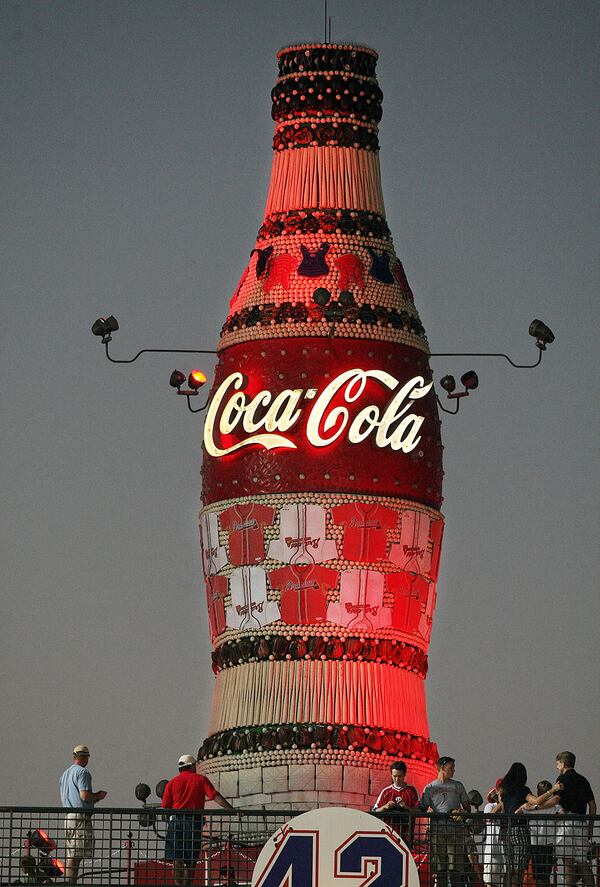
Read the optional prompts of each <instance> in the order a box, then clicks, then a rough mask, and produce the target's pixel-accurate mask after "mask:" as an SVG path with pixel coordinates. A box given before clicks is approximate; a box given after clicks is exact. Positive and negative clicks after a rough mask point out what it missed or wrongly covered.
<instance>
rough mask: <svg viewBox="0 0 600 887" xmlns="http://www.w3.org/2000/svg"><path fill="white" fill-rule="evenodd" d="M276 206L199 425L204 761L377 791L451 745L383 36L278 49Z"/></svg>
mask: <svg viewBox="0 0 600 887" xmlns="http://www.w3.org/2000/svg"><path fill="white" fill-rule="evenodd" d="M278 58H279V78H278V80H277V84H276V86H275V88H274V90H273V93H272V99H273V117H274V120H275V137H274V142H273V147H274V158H273V169H272V175H271V185H270V189H269V195H268V198H267V206H266V210H265V217H264V222H263V224H262V226H261V228H260V231H259V233H258V238H257V240H256V244H255V246H254V248H253V249H252V251H251V254H250V260H249V264H248V267H247V268H246V269H245V270H244V272H243V274H242V277H241V280H240V283H239V285H238V287H237V289H236V292H235V293H234V295H233V298H232V300H231V304H230V308H229V315H228V317H227V320H226V322H225V325H224V327H223V330H222V334H221V339H220V342H219V346H218V348H219V361H218V366H217V369H216V376H215V381H214V385H213V388H212V391H211V401H210V405H209V408H208V411H207V417H206V422H205V431H204V450H205V452H204V467H203V509H202V511H201V515H200V530H201V540H202V554H203V566H204V574H205V580H206V590H207V599H208V609H209V619H210V626H211V634H212V642H213V646H214V652H213V666H214V671H215V674H216V683H215V688H214V697H213V707H212V715H211V720H210V728H209V736H208V738H207V739H206V740H205V741H204V743H203V744H202V747H201V749H200V758H201V760H202V769H203V770H204V772H205V773H206V774H207V775H208V776H209V778H210V779H211V780H212V781H213V782H214V783H215V784H216V785H217V786H218V787H219V789H220V791H221V793H222V794H223V795H225V796H226V797H228V798H230V799H232V800H233V801H234V803H235V804H236V805H238V806H256V805H261V804H264V805H267V806H270V807H273V806H277V805H279V806H283V807H290V806H298V807H306V806H315V805H317V804H320V805H325V804H338V803H348V804H353V805H355V806H367V805H369V804H370V803H372V800H373V797H374V796H375V794H376V792H377V791H378V790H379V789H380V788H381V786H382V785H385V784H388V782H389V766H390V763H391V761H393V760H395V759H396V758H403V759H404V760H405V761H406V762H407V764H408V768H409V774H408V775H409V779H410V780H411V781H412V782H414V783H415V784H416V785H417V786H418V787H421V786H422V785H423V784H424V783H425V782H426V781H428V780H429V779H430V778H431V777H432V775H433V774H434V766H433V762H434V760H435V758H436V756H437V751H436V747H435V745H434V744H433V743H432V742H431V741H430V739H429V730H428V723H427V712H426V703H425V692H424V681H425V674H426V671H427V649H428V645H429V637H430V632H431V623H432V617H433V611H434V607H435V598H436V591H435V586H436V580H437V572H438V564H439V558H440V546H441V539H442V527H443V520H442V516H441V514H440V512H439V510H438V509H439V507H440V504H441V481H442V464H441V452H442V448H441V442H440V423H439V419H438V414H437V405H436V399H435V394H434V391H433V387H432V383H431V372H430V369H429V363H428V345H427V340H426V338H425V333H424V331H423V327H422V325H421V322H420V320H419V316H418V314H417V310H416V308H415V305H414V301H413V294H412V292H411V289H410V287H409V285H408V282H407V280H406V277H405V275H404V271H403V268H402V265H401V263H400V262H399V260H398V259H397V257H396V254H395V252H394V248H393V245H392V239H391V236H390V232H389V229H388V226H387V224H386V221H385V213H384V205H383V195H382V190H381V182H380V171H379V155H378V149H379V143H378V136H377V133H378V123H379V120H380V118H381V102H382V93H381V90H380V89H379V86H378V84H377V80H376V79H375V65H376V60H377V54H376V53H375V52H373V50H370V49H366V48H364V47H359V46H346V45H344V46H342V45H332V44H327V45H315V44H311V45H303V46H291V47H288V48H286V49H284V50H282V51H281V52H280V53H279V56H278Z"/></svg>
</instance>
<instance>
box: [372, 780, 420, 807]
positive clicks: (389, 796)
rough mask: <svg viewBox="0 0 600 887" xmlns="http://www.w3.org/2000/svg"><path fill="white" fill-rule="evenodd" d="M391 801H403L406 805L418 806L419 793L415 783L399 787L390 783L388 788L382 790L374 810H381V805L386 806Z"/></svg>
mask: <svg viewBox="0 0 600 887" xmlns="http://www.w3.org/2000/svg"><path fill="white" fill-rule="evenodd" d="M390 801H394V803H397V802H398V801H402V803H403V804H404V805H405V806H406V807H416V806H417V804H418V803H419V795H418V794H417V790H416V788H415V787H414V785H409V784H408V783H406V784H405V785H403V786H402V788H397V787H396V786H395V785H393V784H392V785H388V787H387V788H384V789H383V790H382V791H381V792H380V794H379V797H378V798H377V800H376V801H375V805H374V807H373V810H379V808H380V807H384V806H385V805H386V804H389V802H390Z"/></svg>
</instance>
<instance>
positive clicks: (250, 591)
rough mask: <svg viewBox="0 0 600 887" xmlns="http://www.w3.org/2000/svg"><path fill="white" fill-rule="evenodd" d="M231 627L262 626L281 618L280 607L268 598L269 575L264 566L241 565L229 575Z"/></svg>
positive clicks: (229, 620) (227, 615)
mask: <svg viewBox="0 0 600 887" xmlns="http://www.w3.org/2000/svg"><path fill="white" fill-rule="evenodd" d="M229 593H230V594H231V606H230V607H228V608H227V612H226V617H227V625H228V627H229V628H238V629H244V628H261V627H262V626H263V625H268V623H269V622H276V621H277V620H278V619H279V607H278V606H277V604H276V603H275V602H274V601H269V600H267V576H266V573H265V571H264V570H263V568H262V567H239V568H238V569H237V570H234V571H233V572H232V574H231V576H230V577H229Z"/></svg>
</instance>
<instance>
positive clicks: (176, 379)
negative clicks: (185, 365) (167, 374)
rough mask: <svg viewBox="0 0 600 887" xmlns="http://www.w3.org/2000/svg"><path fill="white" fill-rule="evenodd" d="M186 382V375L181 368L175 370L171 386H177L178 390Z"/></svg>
mask: <svg viewBox="0 0 600 887" xmlns="http://www.w3.org/2000/svg"><path fill="white" fill-rule="evenodd" d="M184 382H185V375H184V374H183V373H182V372H181V371H180V370H173V372H172V373H171V378H170V379H169V385H170V386H171V388H177V390H179V389H180V388H181V386H182V385H183V383H184Z"/></svg>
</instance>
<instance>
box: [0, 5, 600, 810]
mask: <svg viewBox="0 0 600 887" xmlns="http://www.w3.org/2000/svg"><path fill="white" fill-rule="evenodd" d="M330 10H331V13H332V15H333V39H334V40H336V41H342V40H343V41H350V40H354V41H357V42H360V43H365V44H367V45H369V46H372V47H374V48H375V49H377V51H378V52H379V54H380V61H379V66H378V76H379V82H380V85H381V87H382V89H383V91H384V96H385V98H384V116H383V121H382V125H381V130H380V137H381V144H382V151H381V162H382V172H383V185H384V194H385V198H386V207H387V218H388V222H389V225H390V228H391V230H392V233H393V235H394V243H395V247H396V252H397V254H398V256H399V257H400V258H401V259H402V261H403V262H404V266H405V269H406V271H407V274H408V277H409V280H410V282H411V284H412V288H413V290H414V292H415V297H416V301H417V305H418V308H419V311H420V314H421V318H422V320H423V322H424V324H425V327H426V329H427V332H428V335H429V341H430V344H431V348H432V350H434V351H449V350H461V349H464V350H466V351H480V350H484V351H485V350H491V351H505V350H506V351H508V352H509V353H510V354H511V355H512V356H513V357H514V358H515V359H517V360H522V361H523V362H528V361H530V360H535V358H536V355H537V351H536V349H535V345H534V343H533V340H532V339H530V338H529V336H528V335H527V328H528V325H529V323H530V321H531V320H532V319H533V318H534V317H540V318H542V319H543V320H545V321H546V323H548V324H549V325H550V327H551V328H552V329H553V330H554V332H555V334H556V342H555V344H554V345H553V346H552V347H551V348H550V349H549V351H548V353H547V354H546V355H545V357H544V360H543V362H542V366H541V367H540V368H538V369H536V370H530V371H526V370H513V369H511V368H510V367H509V366H508V364H505V363H504V362H502V361H483V360H471V359H456V360H452V361H450V360H437V362H436V363H435V365H434V368H435V371H436V375H437V377H438V378H439V377H440V376H441V375H443V374H444V373H445V372H447V371H451V372H453V373H454V374H455V375H457V376H458V375H460V374H461V373H462V372H463V371H464V370H467V369H470V368H471V367H473V368H474V369H476V370H477V371H478V373H479V378H480V387H479V389H478V390H477V391H476V392H475V393H474V394H473V396H472V397H470V398H469V399H468V400H467V401H465V402H464V403H463V405H462V407H461V411H460V414H459V416H458V417H456V418H452V417H446V419H445V421H444V425H443V436H444V443H445V471H446V477H445V488H444V494H445V502H444V506H443V511H444V513H445V515H446V519H447V523H446V535H445V550H444V552H443V558H442V569H441V578H440V582H439V586H438V607H437V612H436V621H435V624H434V631H433V636H432V642H431V648H430V673H429V677H428V679H427V695H428V704H429V706H428V707H429V716H430V726H431V735H432V738H433V739H435V740H437V742H438V744H439V747H440V751H441V752H442V753H445V754H451V755H454V756H455V757H456V758H457V765H458V766H457V778H462V779H463V780H464V781H465V782H466V783H467V788H471V787H478V788H479V789H480V790H482V791H483V790H484V789H487V787H488V786H489V785H490V784H491V782H493V781H494V780H495V779H496V777H497V776H498V775H500V774H501V773H502V772H504V771H505V770H506V769H507V767H508V766H509V765H510V763H511V762H512V761H513V760H522V761H524V762H525V764H526V765H527V767H528V770H529V774H530V781H531V782H532V783H534V782H537V780H538V779H540V778H551V776H552V773H553V761H554V755H555V753H556V752H557V751H559V750H562V749H564V748H569V749H572V750H574V751H575V752H576V754H577V755H578V769H580V770H581V771H582V772H584V773H586V775H588V777H589V778H590V779H591V781H592V782H593V783H594V782H595V787H596V790H597V792H598V791H600V768H599V766H598V745H599V729H598V687H599V686H600V675H599V671H598V659H599V657H598V637H597V633H598V623H599V605H598V580H597V577H598V574H599V572H600V569H599V567H600V565H599V558H598V548H599V546H598V519H599V508H598V501H599V499H600V489H599V483H598V478H599V470H598V469H599V465H598V443H597V441H598V437H599V436H600V427H599V420H598V408H597V405H598V381H599V380H598V376H599V373H598V360H597V358H596V357H595V352H596V351H597V349H598V329H599V328H600V317H599V311H598V288H599V287H598V285H599V283H600V273H599V265H598V240H597V233H596V232H597V230H598V222H599V218H598V215H599V214H598V171H597V155H598V147H599V138H598V129H599V126H598V123H599V121H598V114H597V105H596V103H595V95H597V91H598V86H599V77H598V62H597V55H596V46H597V39H598V32H599V30H600V29H599V10H600V7H599V6H598V5H597V4H595V3H592V2H581V0H580V2H551V0H547V2H540V0H536V2H533V0H528V2H525V0H523V2H516V0H512V2H511V0H509V2H506V0H502V2H495V0H479V2H451V0H448V2H436V3H433V2H425V0H404V2H402V3H399V2H391V0H390V2H384V0H368V2H366V0H361V2H355V0H347V2H342V0H330ZM322 30H323V29H322V2H321V0H306V2H304V3H293V2H291V0H278V2H270V0H265V2H258V0H255V2H250V0H223V2H221V3H209V2H175V0H173V2H166V0H138V2H130V0H119V2H101V3H100V2H93V0H87V2H85V3H81V2H70V0H65V2H60V3H57V2H51V0H47V2H43V3H41V2H10V0H4V2H3V3H2V4H1V6H0V31H1V33H2V44H3V53H2V61H1V62H0V66H1V67H0V73H1V89H2V91H3V96H2V101H1V106H2V109H3V110H2V125H1V127H0V130H1V132H0V139H1V144H2V172H3V176H2V179H3V185H2V204H3V213H2V216H3V219H2V250H1V254H2V263H1V270H0V274H1V281H0V283H1V292H2V299H3V307H4V311H3V323H2V326H1V329H0V335H1V338H2V376H3V386H2V388H3V395H2V412H3V420H4V421H3V425H4V431H5V433H4V435H3V441H2V449H3V453H2V466H3V490H4V493H3V497H2V498H3V503H4V508H3V511H4V525H5V528H4V532H3V534H2V552H1V554H2V564H3V570H2V578H3V586H4V588H3V595H2V618H1V622H0V632H1V637H0V657H1V674H2V690H1V697H0V706H1V711H2V713H3V715H2V732H1V737H2V742H1V744H0V756H1V758H0V761H1V768H0V774H1V783H2V801H1V803H3V804H11V803H14V804H35V803H39V804H43V805H45V804H54V803H57V802H58V794H57V788H56V781H57V778H58V776H59V774H60V772H61V771H62V769H63V768H64V766H65V765H66V764H67V763H68V761H69V753H70V749H71V748H72V746H73V744H74V743H78V742H86V743H88V744H89V745H90V746H91V749H92V759H91V766H92V770H93V773H94V778H95V788H105V789H108V791H109V797H108V799H107V802H106V803H109V802H111V803H112V804H117V805H122V804H129V803H134V799H133V788H134V786H135V784H136V783H137V782H138V781H140V780H143V781H147V782H150V783H151V784H152V785H154V784H155V783H156V782H157V781H158V780H159V779H160V778H162V777H163V776H169V775H171V774H172V773H173V772H174V769H175V762H176V761H177V758H178V756H179V755H180V754H181V753H183V752H190V751H191V752H195V751H196V750H197V748H198V745H199V744H200V742H201V740H202V739H203V738H204V736H205V730H206V726H207V722H208V713H209V706H210V698H211V685H212V673H211V670H210V664H209V663H210V645H209V636H208V629H207V618H206V610H205V603H204V595H203V592H202V588H201V576H200V574H201V567H200V556H199V549H198V541H197V525H196V516H197V511H198V507H199V487H200V477H199V468H200V461H201V450H200V442H201V426H200V423H199V421H198V419H197V417H193V416H192V415H191V414H189V413H188V411H187V409H186V407H185V403H184V402H183V401H182V399H181V398H179V399H178V398H177V397H176V396H175V395H174V393H173V392H172V391H171V389H169V387H168V378H169V374H170V372H171V370H172V369H174V368H175V367H176V366H177V367H179V368H180V369H182V370H184V371H187V370H189V369H190V368H191V367H192V366H193V365H194V364H193V363H192V362H191V361H189V360H187V359H183V360H182V359H181V357H180V356H172V357H169V356H166V357H163V356H155V357H151V356H149V357H146V358H142V359H140V360H139V361H138V362H137V363H136V364H134V365H132V366H131V367H114V366H112V365H110V364H109V363H108V362H107V361H106V360H105V359H104V357H103V353H102V351H103V349H102V346H101V345H100V343H99V340H94V339H93V337H92V336H91V334H90V326H91V323H92V322H93V321H94V319H95V318H96V317H98V316H99V315H100V314H105V313H114V314H115V315H116V316H117V317H118V319H119V322H120V324H121V330H120V331H119V332H118V333H117V335H116V336H115V341H114V348H113V353H114V355H115V356H122V357H128V356H130V355H132V354H133V353H135V351H137V350H138V349H139V348H142V347H145V346H163V347H168V346H172V347H177V346H178V347H183V348H186V347H187V348H193V347H200V348H202V347H208V348H211V347H213V346H214V344H215V342H216V340H217V336H218V331H219V329H220V325H221V323H222V322H223V320H224V318H225V316H226V312H227V305H228V302H229V298H230V296H231V293H232V292H233V290H234V288H235V285H236V283H237V281H238V279H239V276H240V273H241V271H242V270H243V268H244V267H245V264H246V261H247V257H248V254H249V252H250V250H251V249H252V247H253V245H254V240H255V237H256V232H257V230H258V227H259V225H260V222H261V219H262V213H263V209H264V203H265V199H266V193H267V184H268V176H269V172H270V163H271V148H270V143H271V138H272V131H273V124H272V121H271V118H270V96H269V92H270V89H271V87H272V86H273V85H274V83H275V77H276V71H277V69H276V59H275V54H276V51H277V50H278V49H279V48H280V47H281V46H283V45H285V44H286V43H288V42H294V41H306V40H314V39H321V38H322ZM202 366H203V367H204V368H205V370H207V371H210V370H211V369H212V367H211V365H210V363H204V364H202Z"/></svg>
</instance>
